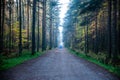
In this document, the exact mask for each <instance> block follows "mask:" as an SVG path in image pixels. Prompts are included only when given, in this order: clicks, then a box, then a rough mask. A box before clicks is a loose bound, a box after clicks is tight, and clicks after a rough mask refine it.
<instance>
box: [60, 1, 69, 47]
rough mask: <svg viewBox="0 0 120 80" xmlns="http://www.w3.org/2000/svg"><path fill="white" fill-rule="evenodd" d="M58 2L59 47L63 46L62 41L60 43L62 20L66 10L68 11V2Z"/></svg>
mask: <svg viewBox="0 0 120 80" xmlns="http://www.w3.org/2000/svg"><path fill="white" fill-rule="evenodd" d="M59 2H60V4H61V5H60V7H61V8H60V15H59V17H60V25H61V26H60V27H59V31H60V45H62V46H63V41H62V37H63V36H62V31H63V27H62V24H63V22H64V21H63V19H64V17H65V14H66V12H67V10H68V4H69V0H59Z"/></svg>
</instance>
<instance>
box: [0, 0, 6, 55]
mask: <svg viewBox="0 0 120 80" xmlns="http://www.w3.org/2000/svg"><path fill="white" fill-rule="evenodd" d="M0 4H1V8H0V54H1V53H2V52H3V48H4V45H3V26H4V16H5V0H1V1H0Z"/></svg>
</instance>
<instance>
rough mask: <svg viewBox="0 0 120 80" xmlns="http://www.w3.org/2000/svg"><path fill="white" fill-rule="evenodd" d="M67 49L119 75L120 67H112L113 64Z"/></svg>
mask: <svg viewBox="0 0 120 80" xmlns="http://www.w3.org/2000/svg"><path fill="white" fill-rule="evenodd" d="M69 51H70V52H71V53H72V54H74V55H77V56H78V57H80V58H83V59H86V60H88V61H90V62H93V63H95V64H97V65H99V66H101V67H103V68H105V69H107V70H108V71H110V72H112V73H114V74H116V75H117V76H119V77H120V67H118V66H116V67H114V66H112V65H110V64H104V63H102V62H100V61H99V60H96V59H94V58H92V57H89V56H86V55H84V54H80V53H78V52H75V51H73V50H71V49H69Z"/></svg>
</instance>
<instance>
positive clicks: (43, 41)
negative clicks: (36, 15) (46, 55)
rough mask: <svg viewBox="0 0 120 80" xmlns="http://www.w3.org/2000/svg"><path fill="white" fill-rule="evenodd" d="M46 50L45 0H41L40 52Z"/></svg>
mask: <svg viewBox="0 0 120 80" xmlns="http://www.w3.org/2000/svg"><path fill="white" fill-rule="evenodd" d="M44 50H46V0H43V18H42V51H44Z"/></svg>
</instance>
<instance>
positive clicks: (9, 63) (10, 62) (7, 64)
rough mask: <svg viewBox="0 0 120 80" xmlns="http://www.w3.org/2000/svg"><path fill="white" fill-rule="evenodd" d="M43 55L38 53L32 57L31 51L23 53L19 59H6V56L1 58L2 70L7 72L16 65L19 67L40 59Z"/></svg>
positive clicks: (0, 67) (0, 66)
mask: <svg viewBox="0 0 120 80" xmlns="http://www.w3.org/2000/svg"><path fill="white" fill-rule="evenodd" d="M42 54H43V53H41V52H37V53H36V54H35V55H31V52H30V51H26V50H25V51H23V53H22V55H21V56H19V57H13V58H5V57H4V56H0V61H1V60H2V64H1V65H0V70H5V69H9V68H12V67H14V66H16V65H19V64H21V63H23V62H25V61H27V60H31V59H34V58H37V57H39V56H40V55H42Z"/></svg>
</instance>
